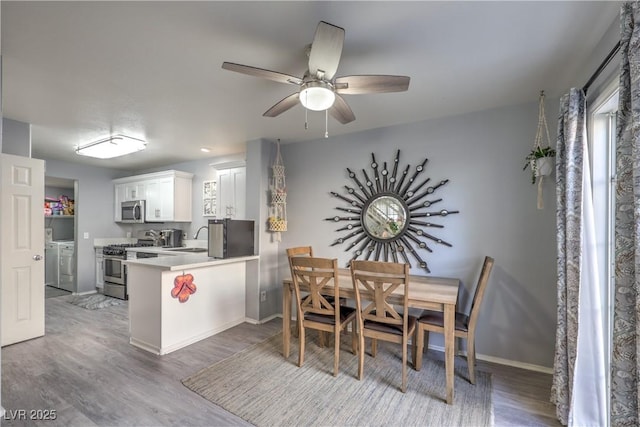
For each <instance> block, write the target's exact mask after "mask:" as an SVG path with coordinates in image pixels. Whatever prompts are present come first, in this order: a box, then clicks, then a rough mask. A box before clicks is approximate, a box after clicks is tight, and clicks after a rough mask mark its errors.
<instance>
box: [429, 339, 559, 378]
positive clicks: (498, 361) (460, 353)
mask: <svg viewBox="0 0 640 427" xmlns="http://www.w3.org/2000/svg"><path fill="white" fill-rule="evenodd" d="M429 349H430V350H435V351H439V352H441V353H444V347H442V346H436V345H429ZM456 355H457V356H465V357H466V356H467V352H466V351H458V353H457V354H456ZM476 359H477V360H483V361H485V362H491V363H495V364H497V365H504V366H513V367H514V368H520V369H525V370H527V371H535V372H541V373H543V374H553V368H549V367H547V366H540V365H534V364H532V363H524V362H518V361H516V360H510V359H503V358H502V357H495V356H488V355H486V354H479V353H476Z"/></svg>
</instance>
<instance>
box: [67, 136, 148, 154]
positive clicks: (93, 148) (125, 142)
mask: <svg viewBox="0 0 640 427" xmlns="http://www.w3.org/2000/svg"><path fill="white" fill-rule="evenodd" d="M146 147H147V142H146V141H143V140H141V139H137V138H131V137H130V136H126V135H113V136H110V137H108V138H105V139H101V140H99V141H95V142H90V143H89V144H85V145H80V146H78V147H76V153H78V154H80V155H81V156H88V157H95V158H97V159H111V158H113V157H118V156H124V155H125V154H130V153H135V152H136V151H140V150H144V149H145V148H146Z"/></svg>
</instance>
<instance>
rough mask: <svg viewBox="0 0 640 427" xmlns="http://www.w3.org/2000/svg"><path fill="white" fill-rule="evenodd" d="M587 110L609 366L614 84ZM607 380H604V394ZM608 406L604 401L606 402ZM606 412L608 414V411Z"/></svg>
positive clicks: (613, 273) (613, 213)
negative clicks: (603, 286) (604, 289)
mask: <svg viewBox="0 0 640 427" xmlns="http://www.w3.org/2000/svg"><path fill="white" fill-rule="evenodd" d="M591 105H592V107H589V108H588V124H589V151H590V153H591V159H590V161H591V165H592V168H591V170H592V174H593V177H592V178H593V179H592V185H593V203H594V214H595V215H594V216H595V226H596V245H597V252H598V265H599V266H600V283H603V284H604V285H605V286H606V291H605V295H606V299H605V301H603V302H602V303H603V313H604V316H603V319H604V322H605V325H603V328H604V329H603V330H604V331H605V334H606V335H605V362H606V366H611V358H610V354H611V343H612V341H613V339H612V327H613V303H614V298H615V296H614V287H615V271H614V249H615V247H614V226H615V184H616V177H615V163H616V113H617V111H618V83H617V81H615V82H611V83H610V84H609V85H608V86H607V88H606V89H605V90H604V91H603V92H602V94H601V95H600V96H599V97H598V98H596V99H595V101H594V102H593V103H592V104H591ZM610 381H611V379H610V378H609V377H607V394H608V395H609V394H610V390H611V384H610ZM607 402H608V400H607ZM609 412H610V411H609Z"/></svg>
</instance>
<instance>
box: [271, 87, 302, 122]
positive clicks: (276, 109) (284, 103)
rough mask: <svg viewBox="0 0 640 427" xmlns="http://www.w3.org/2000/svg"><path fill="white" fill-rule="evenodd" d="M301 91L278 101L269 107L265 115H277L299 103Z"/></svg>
mask: <svg viewBox="0 0 640 427" xmlns="http://www.w3.org/2000/svg"><path fill="white" fill-rule="evenodd" d="M298 95H299V93H298V92H296V93H292V94H291V95H289V96H287V97H286V98H284V99H282V100H281V101H279V102H277V103H276V104H275V105H274V106H273V107H271V108H269V109H268V110H267V111H266V112H265V113H264V114H263V116H264V117H276V116H278V115H280V114H282V113H284V112H285V111H287V110H289V109H291V108H293V107H295V106H296V105H298Z"/></svg>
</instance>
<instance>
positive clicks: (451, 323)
mask: <svg viewBox="0 0 640 427" xmlns="http://www.w3.org/2000/svg"><path fill="white" fill-rule="evenodd" d="M338 286H339V296H340V298H348V299H355V289H354V287H353V282H352V278H351V270H349V269H348V268H340V269H339V271H338ZM459 286H460V279H456V278H450V277H435V276H418V275H410V276H409V286H408V293H409V294H408V300H409V307H410V308H416V309H423V310H433V311H441V312H443V313H444V349H445V371H446V384H447V386H446V388H447V390H446V402H447V403H448V404H452V403H453V375H454V369H453V366H454V365H453V363H454V361H453V358H454V348H455V345H454V344H455V341H454V340H455V335H454V332H455V313H456V302H457V300H458V288H459ZM300 289H301V290H302V291H304V290H305V289H304V287H303V286H301V288H300ZM294 292H295V291H294V286H293V281H292V280H291V278H286V279H284V280H283V281H282V312H283V313H282V353H283V355H284V357H285V358H288V357H289V352H290V341H291V302H292V299H293V294H294ZM323 294H325V295H327V296H335V291H334V287H331V286H327V287H325V288H324V290H323ZM398 302H400V299H399V298H398ZM416 357H420V358H421V357H422V355H416ZM414 363H415V360H414ZM418 366H419V365H418Z"/></svg>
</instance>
